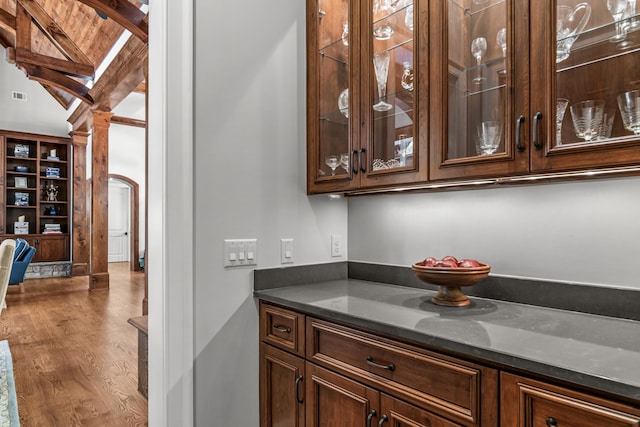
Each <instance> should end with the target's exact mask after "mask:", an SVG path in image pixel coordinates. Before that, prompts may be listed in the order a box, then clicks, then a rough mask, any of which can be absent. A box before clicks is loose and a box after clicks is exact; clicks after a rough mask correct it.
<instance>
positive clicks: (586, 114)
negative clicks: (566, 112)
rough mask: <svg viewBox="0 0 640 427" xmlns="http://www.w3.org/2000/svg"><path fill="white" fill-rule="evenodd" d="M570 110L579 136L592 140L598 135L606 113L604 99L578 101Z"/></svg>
mask: <svg viewBox="0 0 640 427" xmlns="http://www.w3.org/2000/svg"><path fill="white" fill-rule="evenodd" d="M570 111H571V119H572V120H573V127H574V128H575V130H576V135H577V136H578V138H582V139H584V140H585V141H591V140H592V139H594V138H596V137H597V136H598V133H599V132H600V126H602V117H603V115H604V101H601V100H591V99H590V100H587V101H582V102H578V103H577V104H574V105H572V106H571V107H570Z"/></svg>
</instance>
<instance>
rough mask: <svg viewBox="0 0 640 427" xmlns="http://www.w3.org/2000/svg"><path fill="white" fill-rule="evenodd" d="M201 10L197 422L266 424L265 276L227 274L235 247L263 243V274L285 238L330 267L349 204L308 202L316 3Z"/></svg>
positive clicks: (253, 1) (222, 5)
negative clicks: (262, 358)
mask: <svg viewBox="0 0 640 427" xmlns="http://www.w3.org/2000/svg"><path fill="white" fill-rule="evenodd" d="M195 7H196V10H195V33H194V34H195V46H196V47H195V173H194V185H195V224H194V229H195V230H196V236H195V251H194V253H195V284H194V294H195V295H194V298H195V301H194V306H195V313H194V328H195V372H194V378H195V397H194V399H195V406H196V411H195V422H196V425H197V426H216V427H217V426H220V427H222V426H243V427H244V426H246V427H249V426H258V424H259V422H258V317H257V306H256V303H255V301H254V299H253V297H252V288H253V283H252V274H253V268H249V267H247V268H239V269H226V270H225V269H224V268H223V264H222V263H223V259H222V248H223V239H225V238H257V239H258V267H261V268H263V267H273V266H279V265H280V239H281V238H293V239H294V257H295V259H296V264H308V263H321V262H330V261H333V260H336V258H331V257H330V235H331V233H339V234H342V236H344V237H346V236H347V203H346V201H345V200H344V199H339V200H330V199H329V198H328V197H326V196H320V197H307V196H306V194H305V176H306V157H305V156H306V150H305V141H306V134H305V132H306V128H305V114H306V112H305V111H306V105H305V102H306V101H305V90H306V89H305V85H306V71H305V65H304V64H305V51H306V47H305V2H302V1H299V0H282V1H279V2H264V1H262V0H249V2H246V1H245V2H221V1H217V0H216V1H213V2H210V1H206V0H198V1H196V2H195ZM345 243H346V242H345ZM337 259H338V260H340V258H337ZM344 259H345V258H342V260H344Z"/></svg>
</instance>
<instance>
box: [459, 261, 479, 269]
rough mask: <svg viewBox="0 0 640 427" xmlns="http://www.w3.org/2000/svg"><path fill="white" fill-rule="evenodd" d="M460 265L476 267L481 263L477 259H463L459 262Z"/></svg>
mask: <svg viewBox="0 0 640 427" xmlns="http://www.w3.org/2000/svg"><path fill="white" fill-rule="evenodd" d="M458 267H462V268H475V267H480V263H479V262H478V261H476V260H475V259H463V260H462V261H460V262H459V263H458Z"/></svg>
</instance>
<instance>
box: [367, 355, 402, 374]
mask: <svg viewBox="0 0 640 427" xmlns="http://www.w3.org/2000/svg"><path fill="white" fill-rule="evenodd" d="M367 365H370V366H373V367H374V368H380V369H386V370H388V371H395V370H396V365H394V364H393V363H389V364H388V365H381V364H379V363H376V362H374V361H373V357H371V356H367Z"/></svg>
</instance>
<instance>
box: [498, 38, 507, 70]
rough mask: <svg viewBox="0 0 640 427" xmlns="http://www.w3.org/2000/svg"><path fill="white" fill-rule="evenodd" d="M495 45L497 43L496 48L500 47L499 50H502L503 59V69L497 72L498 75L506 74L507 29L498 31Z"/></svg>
mask: <svg viewBox="0 0 640 427" xmlns="http://www.w3.org/2000/svg"><path fill="white" fill-rule="evenodd" d="M496 43H498V46H500V49H502V56H503V57H504V63H505V68H504V69H502V70H500V71H498V74H506V72H507V69H506V66H507V65H506V64H507V29H506V28H501V29H500V31H498V34H497V35H496Z"/></svg>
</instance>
